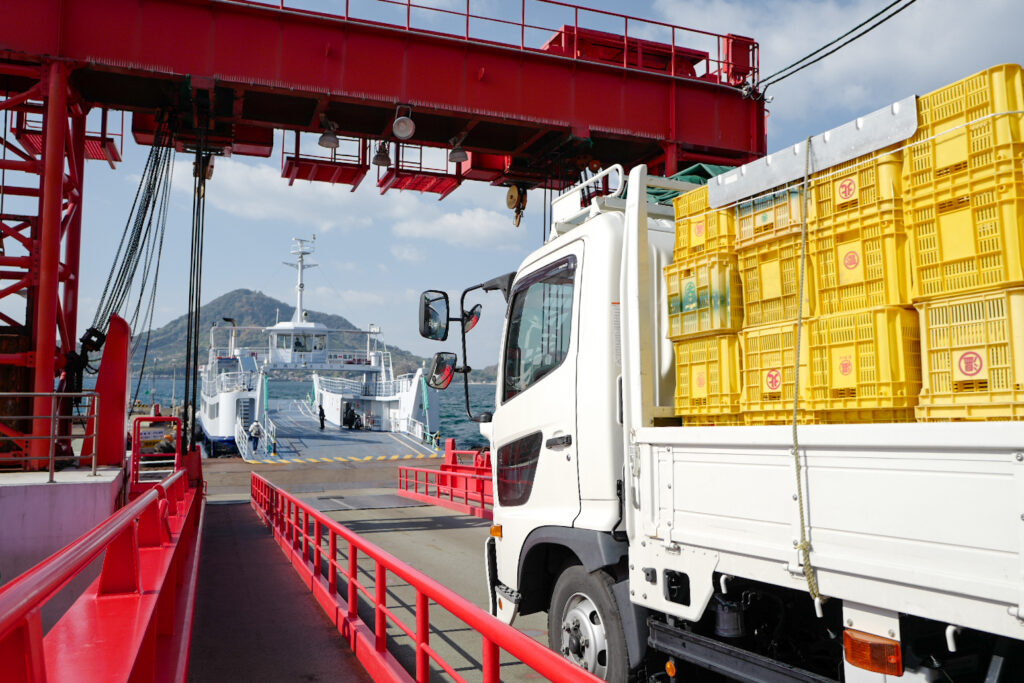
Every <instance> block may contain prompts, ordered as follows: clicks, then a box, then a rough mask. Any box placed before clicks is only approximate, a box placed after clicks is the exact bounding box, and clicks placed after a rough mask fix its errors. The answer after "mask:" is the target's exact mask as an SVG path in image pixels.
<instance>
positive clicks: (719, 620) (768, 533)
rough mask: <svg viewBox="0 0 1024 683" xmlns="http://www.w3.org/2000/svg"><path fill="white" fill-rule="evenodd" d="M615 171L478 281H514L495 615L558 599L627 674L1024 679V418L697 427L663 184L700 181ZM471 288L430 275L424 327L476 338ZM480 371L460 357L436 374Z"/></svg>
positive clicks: (559, 202)
mask: <svg viewBox="0 0 1024 683" xmlns="http://www.w3.org/2000/svg"><path fill="white" fill-rule="evenodd" d="M911 110H912V107H911ZM885 118H886V117H885V116H882V117H881V118H880V119H879V120H878V121H875V122H874V123H872V122H871V120H868V124H869V125H865V122H864V121H863V120H861V121H859V122H857V123H856V124H855V129H848V128H844V129H837V131H833V132H832V133H829V134H825V135H823V136H818V137H816V138H812V143H813V144H817V145H819V146H820V148H819V150H818V151H816V152H815V154H816V155H820V158H819V157H816V160H817V163H818V164H819V165H820V164H826V163H829V162H833V163H834V162H836V161H837V160H840V161H841V160H842V159H844V158H845V159H849V158H852V157H853V156H856V155H857V154H863V153H865V152H866V151H869V150H870V149H877V148H880V147H881V146H882V145H883V144H890V143H891V142H892V139H893V138H894V137H895V138H898V139H903V138H905V137H909V134H910V133H912V132H913V126H911V128H910V133H907V132H906V126H904V130H903V131H902V132H899V131H897V132H891V131H892V130H893V129H894V128H899V126H898V125H896V124H897V123H900V122H903V123H904V124H905V123H906V121H905V119H906V116H905V113H904V114H902V115H899V116H896V117H895V118H894V117H893V112H892V111H890V112H889V118H890V119H893V120H889V121H888V122H884V121H883V120H882V119H885ZM896 119H898V120H896ZM883 124H884V125H885V126H886V129H885V131H882V129H881V128H880V126H882V125H883ZM915 125H916V124H915ZM872 129H874V132H873V133H872ZM844 131H845V132H844ZM865 131H866V132H865ZM880 131H882V132H880ZM886 131H889V132H886ZM844 136H845V139H846V142H845V143H843V144H842V145H836V146H835V147H836V148H837V149H835V150H834V151H832V152H829V151H827V150H824V149H822V148H825V147H826V146H827V144H828V143H829V142H830V141H831V142H835V141H836V139H837V138H839V139H844ZM804 144H807V143H804ZM838 147H842V149H841V150H839V149H838ZM801 149H802V148H800V146H798V148H795V149H793V150H787V151H786V154H787V155H791V156H794V157H795V158H796V159H797V160H798V163H796V166H799V168H800V170H799V171H798V172H797V175H800V174H802V173H804V172H805V171H804V168H805V165H804V163H803V162H804V156H803V155H804V153H805V152H806V150H803V151H801ZM776 161H777V162H778V160H776ZM762 162H763V160H762ZM757 163H758V162H755V164H757ZM783 165H784V164H783V163H776V166H777V167H781V166H783ZM768 166H771V164H768V165H767V166H766V165H765V164H764V163H762V164H761V167H762V171H763V169H764V168H767V167H768ZM751 168H752V169H754V167H753V166H752V167H751ZM754 170H756V169H754ZM616 173H619V174H621V173H622V170H621V169H610V170H609V171H606V172H604V173H602V174H601V177H597V178H593V179H591V180H590V181H587V183H584V184H582V185H580V186H576V187H574V188H572V189H571V190H569V191H567V192H566V193H564V194H563V195H562V196H560V197H559V198H557V199H556V200H555V201H554V202H553V205H552V218H553V225H552V231H551V237H550V239H549V240H548V242H547V243H546V244H545V245H544V246H543V247H541V248H540V249H538V250H537V251H535V252H534V253H532V254H530V256H528V257H527V258H526V260H525V261H524V262H523V263H522V265H521V267H520V268H519V270H518V271H517V272H516V273H514V274H509V275H507V276H504V277H502V278H496V279H495V280H492V281H490V282H488V283H484V284H483V285H477V287H471V288H470V289H468V290H466V292H470V291H472V290H474V289H477V288H482V289H484V290H495V289H500V290H503V292H504V294H505V298H506V301H507V310H506V314H505V315H506V318H505V324H504V335H503V342H502V347H501V357H500V359H499V363H498V380H497V391H496V397H495V409H494V412H493V414H483V415H477V416H472V417H473V419H475V420H477V421H478V422H480V423H481V431H482V432H483V434H484V435H485V436H486V437H487V438H489V440H490V444H491V453H492V461H493V485H494V491H495V493H496V495H495V502H494V526H493V527H492V529H491V534H490V537H489V538H488V539H487V543H486V549H485V552H486V559H487V568H488V571H487V573H488V577H487V579H488V582H489V585H490V588H491V610H492V613H493V614H495V615H496V616H497V617H499V618H500V619H501V620H503V621H504V622H506V623H512V621H513V620H514V619H515V617H516V616H517V615H525V614H530V613H534V612H539V611H546V612H547V613H548V629H549V635H548V638H549V644H550V646H551V647H552V648H553V649H555V650H558V651H561V652H562V653H563V654H564V655H565V656H566V657H567V658H569V659H571V660H572V661H574V662H576V663H577V664H579V665H580V666H581V667H583V668H585V669H587V670H588V671H590V672H592V673H594V674H596V675H597V676H599V677H602V678H604V679H606V680H613V681H624V680H630V679H636V678H638V677H642V676H644V675H646V676H647V677H650V678H655V677H656V678H660V679H662V680H664V679H666V677H667V679H668V680H704V679H705V677H706V676H708V675H709V674H708V672H709V671H710V672H714V674H717V675H718V676H724V677H726V678H730V679H736V680H741V681H836V680H841V681H846V682H847V683H855V682H856V683H860V682H865V683H866V682H880V681H886V680H889V679H890V678H891V677H900V676H902V678H903V680H914V681H947V682H951V683H952V682H955V683H963V682H966V681H979V682H981V681H984V682H985V683H997V682H1003V683H1007V682H1009V681H1024V642H1022V640H1024V611H1022V610H1024V608H1022V604H1024V424H1022V423H1020V422H987V423H969V422H959V423H912V424H871V425H865V424H859V425H841V424H840V425H807V426H803V425H802V426H799V427H798V428H797V429H794V428H793V427H791V426H740V427H729V426H716V427H683V426H678V425H679V424H680V423H679V421H678V419H677V418H676V417H675V416H674V414H673V409H672V400H673V386H674V365H673V352H672V347H671V344H670V343H669V342H668V341H667V340H666V334H665V330H666V324H667V318H668V313H667V309H668V307H667V305H666V301H665V285H664V281H663V278H662V275H661V273H662V268H663V267H664V266H665V265H667V264H668V263H670V262H671V259H672V250H673V230H674V222H673V220H672V218H673V217H672V214H671V209H670V207H666V206H662V205H658V204H652V203H649V202H648V200H647V198H648V189H649V188H666V189H674V190H683V189H687V187H688V186H686V185H685V184H681V183H678V182H676V181H672V180H668V179H665V178H656V177H650V176H648V175H647V172H646V168H645V167H643V166H640V167H636V168H634V169H632V171H631V172H630V173H629V176H628V183H621V182H620V185H621V186H623V187H620V188H619V190H618V191H617V192H612V193H611V195H608V196H601V197H596V198H594V199H593V200H592V201H589V203H587V202H581V198H582V197H583V193H584V192H586V190H587V188H586V187H585V186H586V185H588V184H589V185H596V184H603V183H605V182H606V181H605V178H607V177H608V176H607V175H606V174H611V175H614V174H616ZM744 174H745V172H743V169H741V173H739V174H738V175H737V176H736V177H738V178H740V179H741V184H742V183H746V186H745V187H744V188H743V191H744V192H750V191H751V189H752V187H753V186H752V185H751V184H750V183H751V182H753V183H755V184H756V180H750V179H749V178H748V179H743V177H744ZM750 175H751V176H757V175H758V173H751V174H750ZM761 175H762V176H764V177H763V178H762V185H763V187H764V188H766V189H767V188H769V187H771V186H772V183H776V184H777V183H778V181H779V176H778V174H777V173H776V172H775V171H774V170H771V171H770V172H769V171H764V172H762V173H761ZM748 181H749V182H748ZM584 203H586V204H587V205H586V206H585V207H584V208H580V207H581V205H582V204H584ZM466 292H464V293H463V295H462V302H463V304H464V302H465V300H466ZM464 309H465V307H464V305H463V310H462V311H460V315H458V316H454V317H451V318H450V317H449V312H448V299H447V296H446V295H445V294H444V293H443V292H439V291H436V290H432V291H430V292H425V293H424V296H423V299H422V302H421V307H420V331H421V334H423V335H424V336H426V337H428V338H433V339H441V338H446V337H447V333H448V323H449V321H455V322H462V323H463V325H462V326H463V336H462V344H463V355H465V348H466V347H465V329H466V328H468V327H471V326H472V324H473V323H475V321H476V320H477V319H478V318H479V313H480V311H479V309H476V308H475V309H474V310H473V311H470V312H466V311H465V310H464ZM468 372H469V368H468V366H467V364H466V363H465V361H464V362H463V367H459V366H458V364H457V358H456V357H455V354H451V353H442V354H437V356H435V359H434V364H433V367H432V373H431V380H430V384H431V385H432V386H435V387H438V388H443V387H445V386H447V385H448V382H449V381H450V380H451V378H452V377H453V376H454V375H455V374H459V373H463V374H466V373H468ZM467 410H468V400H467ZM805 550H806V551H807V552H806V553H805V552H804V551H805ZM808 560H809V562H808ZM812 596H814V597H812ZM712 678H716V679H717V677H716V676H714V675H712Z"/></svg>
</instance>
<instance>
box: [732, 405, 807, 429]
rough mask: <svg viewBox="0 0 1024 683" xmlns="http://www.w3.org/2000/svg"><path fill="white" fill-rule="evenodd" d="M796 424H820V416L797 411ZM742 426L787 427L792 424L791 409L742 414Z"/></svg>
mask: <svg viewBox="0 0 1024 683" xmlns="http://www.w3.org/2000/svg"><path fill="white" fill-rule="evenodd" d="M796 423H797V424H800V425H816V424H822V421H821V416H820V415H819V414H818V413H815V412H813V411H810V410H798V411H797V417H796ZM743 424H745V425H749V426H756V425H789V424H793V408H792V407H790V408H789V410H784V409H779V410H757V411H748V412H745V413H743Z"/></svg>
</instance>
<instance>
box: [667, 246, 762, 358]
mask: <svg viewBox="0 0 1024 683" xmlns="http://www.w3.org/2000/svg"><path fill="white" fill-rule="evenodd" d="M665 285H666V291H667V293H668V323H669V330H668V337H669V339H672V340H679V339H684V338H686V337H691V336H693V335H700V334H708V333H719V332H735V331H737V330H739V329H740V327H741V326H742V325H743V297H742V294H741V288H740V274H739V270H738V269H737V267H736V263H735V261H734V260H733V259H722V260H719V259H715V258H711V259H693V260H690V261H685V262H682V263H673V264H672V265H670V266H666V267H665Z"/></svg>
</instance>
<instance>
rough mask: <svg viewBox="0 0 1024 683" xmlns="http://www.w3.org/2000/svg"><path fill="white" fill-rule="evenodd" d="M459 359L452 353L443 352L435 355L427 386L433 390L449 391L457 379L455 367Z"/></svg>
mask: <svg viewBox="0 0 1024 683" xmlns="http://www.w3.org/2000/svg"><path fill="white" fill-rule="evenodd" d="M457 363H458V357H457V356H456V355H455V354H454V353H452V352H450V351H441V352H440V353H435V354H434V359H433V360H432V361H431V363H430V377H428V378H427V386H428V387H430V388H431V389H447V388H448V385H449V384H451V383H452V378H453V377H455V365H456V364H457Z"/></svg>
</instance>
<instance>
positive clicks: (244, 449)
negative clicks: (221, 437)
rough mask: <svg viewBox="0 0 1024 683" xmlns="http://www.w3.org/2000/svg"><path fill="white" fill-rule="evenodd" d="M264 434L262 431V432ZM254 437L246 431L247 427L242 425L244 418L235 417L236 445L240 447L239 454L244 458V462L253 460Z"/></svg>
mask: <svg viewBox="0 0 1024 683" xmlns="http://www.w3.org/2000/svg"><path fill="white" fill-rule="evenodd" d="M260 432H261V433H262V430H260ZM251 439H252V437H251V436H250V435H249V432H248V431H246V429H245V425H243V424H242V418H241V417H240V416H238V415H235V445H236V446H237V447H238V454H239V455H240V456H242V460H252V459H253V451H252V441H251Z"/></svg>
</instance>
